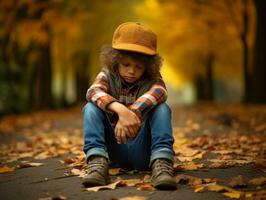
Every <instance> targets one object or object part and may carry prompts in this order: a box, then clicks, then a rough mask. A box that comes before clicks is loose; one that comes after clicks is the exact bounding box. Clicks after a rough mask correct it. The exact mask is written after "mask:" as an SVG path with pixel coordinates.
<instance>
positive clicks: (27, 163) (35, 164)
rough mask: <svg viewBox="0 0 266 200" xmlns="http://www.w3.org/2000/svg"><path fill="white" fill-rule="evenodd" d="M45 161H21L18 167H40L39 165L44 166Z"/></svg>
mask: <svg viewBox="0 0 266 200" xmlns="http://www.w3.org/2000/svg"><path fill="white" fill-rule="evenodd" d="M43 165H44V163H35V162H32V163H29V162H22V163H20V164H19V165H17V168H18V169H21V168H28V167H39V166H43Z"/></svg>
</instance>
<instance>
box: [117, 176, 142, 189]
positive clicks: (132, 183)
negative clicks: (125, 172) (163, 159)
mask: <svg viewBox="0 0 266 200" xmlns="http://www.w3.org/2000/svg"><path fill="white" fill-rule="evenodd" d="M142 183H143V181H142V180H141V179H139V178H135V179H126V180H122V184H125V185H126V186H129V187H132V186H136V185H137V184H142Z"/></svg>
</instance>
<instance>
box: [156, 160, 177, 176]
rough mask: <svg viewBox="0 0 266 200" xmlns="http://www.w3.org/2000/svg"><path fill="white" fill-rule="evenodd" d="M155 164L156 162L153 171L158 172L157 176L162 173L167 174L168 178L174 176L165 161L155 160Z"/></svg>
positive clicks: (170, 167)
mask: <svg viewBox="0 0 266 200" xmlns="http://www.w3.org/2000/svg"><path fill="white" fill-rule="evenodd" d="M155 162H157V163H156V164H155V169H156V171H157V172H158V175H160V174H162V173H166V174H169V175H170V176H173V174H174V172H173V168H172V166H171V165H170V164H169V163H168V162H167V161H164V160H157V161H155Z"/></svg>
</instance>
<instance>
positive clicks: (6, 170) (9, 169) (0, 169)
mask: <svg viewBox="0 0 266 200" xmlns="http://www.w3.org/2000/svg"><path fill="white" fill-rule="evenodd" d="M13 171H15V168H14V167H7V166H4V167H0V174H2V173H9V172H13Z"/></svg>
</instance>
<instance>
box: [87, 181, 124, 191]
mask: <svg viewBox="0 0 266 200" xmlns="http://www.w3.org/2000/svg"><path fill="white" fill-rule="evenodd" d="M120 183H121V181H116V182H114V183H111V184H109V185H104V186H96V187H90V188H86V189H85V190H87V191H90V192H98V191H99V190H114V189H115V188H116V187H117V186H118V185H119V184H120Z"/></svg>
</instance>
